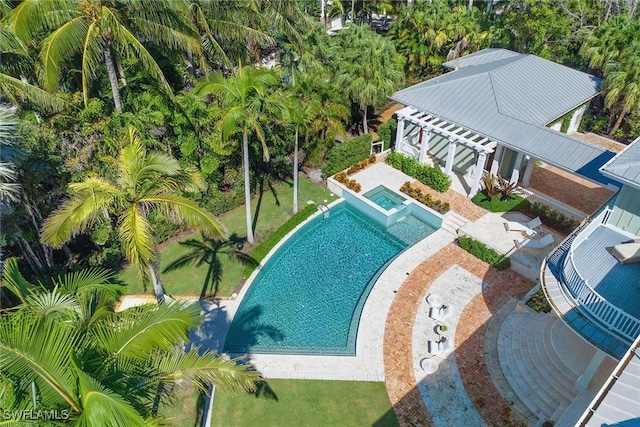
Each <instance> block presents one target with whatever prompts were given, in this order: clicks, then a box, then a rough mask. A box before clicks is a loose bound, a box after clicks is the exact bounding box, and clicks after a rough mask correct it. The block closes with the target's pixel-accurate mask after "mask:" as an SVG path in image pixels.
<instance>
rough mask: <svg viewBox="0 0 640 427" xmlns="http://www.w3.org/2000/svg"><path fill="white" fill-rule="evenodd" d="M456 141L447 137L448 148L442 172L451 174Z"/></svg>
mask: <svg viewBox="0 0 640 427" xmlns="http://www.w3.org/2000/svg"><path fill="white" fill-rule="evenodd" d="M457 146H458V142H457V141H456V140H455V139H449V149H448V150H447V163H446V164H445V166H444V173H446V174H447V175H449V176H451V171H452V170H453V161H454V159H455V157H456V147H457Z"/></svg>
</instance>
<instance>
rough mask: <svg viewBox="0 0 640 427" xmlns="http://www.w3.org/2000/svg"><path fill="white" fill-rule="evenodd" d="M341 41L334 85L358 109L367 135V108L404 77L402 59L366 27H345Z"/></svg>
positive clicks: (393, 89) (384, 95) (383, 39)
mask: <svg viewBox="0 0 640 427" xmlns="http://www.w3.org/2000/svg"><path fill="white" fill-rule="evenodd" d="M338 37H341V38H342V44H343V47H344V49H343V56H342V58H341V66H340V68H341V70H340V74H339V76H338V79H337V80H338V83H339V84H341V85H342V86H343V87H344V88H345V89H346V91H347V93H348V94H349V95H350V96H351V99H352V100H353V101H354V102H355V103H357V104H358V105H359V106H360V109H361V110H362V128H363V131H364V133H368V132H369V129H368V126H367V109H368V107H369V106H370V105H375V104H377V103H379V102H380V101H382V100H384V99H385V97H386V96H388V95H391V94H392V93H393V92H394V91H395V89H396V87H397V86H398V84H399V83H400V82H401V81H402V79H403V78H404V72H403V67H404V58H403V57H402V56H400V55H398V54H397V53H396V50H395V47H394V46H393V43H392V42H391V41H390V40H388V39H385V38H383V37H382V36H380V35H378V34H376V33H374V32H373V31H371V30H370V29H369V28H368V27H366V26H354V25H352V24H350V25H349V29H348V31H342V32H340V34H339V35H338Z"/></svg>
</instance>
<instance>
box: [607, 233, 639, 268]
mask: <svg viewBox="0 0 640 427" xmlns="http://www.w3.org/2000/svg"><path fill="white" fill-rule="evenodd" d="M611 255H613V256H614V257H615V258H616V259H617V260H618V262H619V263H620V264H631V263H634V262H640V239H636V240H633V241H631V242H628V243H621V244H619V245H615V246H614V247H613V248H611Z"/></svg>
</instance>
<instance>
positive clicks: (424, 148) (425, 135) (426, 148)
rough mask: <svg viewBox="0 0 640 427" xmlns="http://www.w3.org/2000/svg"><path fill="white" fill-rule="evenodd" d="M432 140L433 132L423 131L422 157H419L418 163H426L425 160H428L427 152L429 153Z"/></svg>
mask: <svg viewBox="0 0 640 427" xmlns="http://www.w3.org/2000/svg"><path fill="white" fill-rule="evenodd" d="M430 139H431V131H430V130H428V129H427V130H425V129H423V130H422V142H421V143H420V157H418V162H420V163H424V160H425V159H426V158H427V152H428V151H429V140H430Z"/></svg>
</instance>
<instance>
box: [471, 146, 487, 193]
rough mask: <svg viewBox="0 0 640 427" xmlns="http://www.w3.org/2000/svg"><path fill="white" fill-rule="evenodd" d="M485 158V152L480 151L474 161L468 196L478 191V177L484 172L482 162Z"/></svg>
mask: <svg viewBox="0 0 640 427" xmlns="http://www.w3.org/2000/svg"><path fill="white" fill-rule="evenodd" d="M486 160H487V153H485V152H484V151H480V152H479V153H478V160H477V161H476V167H475V169H474V171H473V183H472V184H471V191H470V192H469V197H473V196H475V195H476V193H478V187H479V186H480V178H482V173H483V172H484V162H485V161H486Z"/></svg>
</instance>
